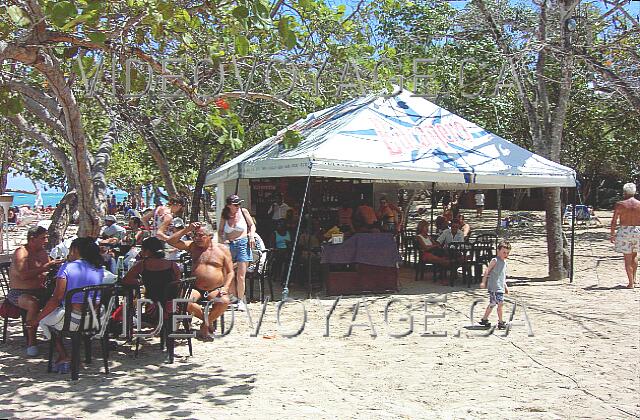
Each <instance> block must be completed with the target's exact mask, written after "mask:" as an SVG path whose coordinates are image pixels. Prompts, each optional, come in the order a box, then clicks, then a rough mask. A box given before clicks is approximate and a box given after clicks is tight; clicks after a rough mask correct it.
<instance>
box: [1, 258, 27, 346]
mask: <svg viewBox="0 0 640 420" xmlns="http://www.w3.org/2000/svg"><path fill="white" fill-rule="evenodd" d="M9 267H11V263H10V262H4V263H1V264H0V290H1V291H2V295H3V296H4V301H3V302H2V306H0V317H2V322H3V327H2V342H3V343H5V342H6V341H7V329H8V327H9V320H10V319H20V320H21V321H22V335H23V336H24V339H25V341H26V340H27V328H26V327H25V322H26V316H27V311H25V310H24V309H21V308H19V307H17V306H16V305H14V304H13V303H11V302H9V301H8V300H7V294H8V293H9Z"/></svg>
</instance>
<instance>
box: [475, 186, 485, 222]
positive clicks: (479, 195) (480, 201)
mask: <svg viewBox="0 0 640 420" xmlns="http://www.w3.org/2000/svg"><path fill="white" fill-rule="evenodd" d="M474 199H475V200H476V216H477V217H482V211H483V210H484V193H483V192H482V191H480V190H478V192H476V195H475V196H474Z"/></svg>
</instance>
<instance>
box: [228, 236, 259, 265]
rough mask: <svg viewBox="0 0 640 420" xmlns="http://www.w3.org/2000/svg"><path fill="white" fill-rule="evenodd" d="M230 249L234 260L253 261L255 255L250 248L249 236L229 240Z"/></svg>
mask: <svg viewBox="0 0 640 420" xmlns="http://www.w3.org/2000/svg"><path fill="white" fill-rule="evenodd" d="M229 251H231V259H232V260H233V262H234V263H235V262H251V261H253V256H252V253H251V249H250V248H249V238H248V237H246V236H245V237H244V238H240V239H236V240H235V241H231V242H229Z"/></svg>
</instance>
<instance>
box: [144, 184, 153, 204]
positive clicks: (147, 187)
mask: <svg viewBox="0 0 640 420" xmlns="http://www.w3.org/2000/svg"><path fill="white" fill-rule="evenodd" d="M144 205H145V207H146V208H149V207H151V185H148V184H147V185H145V186H144Z"/></svg>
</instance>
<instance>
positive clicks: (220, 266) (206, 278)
mask: <svg viewBox="0 0 640 420" xmlns="http://www.w3.org/2000/svg"><path fill="white" fill-rule="evenodd" d="M213 232H214V231H213V228H212V227H211V226H210V225H208V224H200V223H197V222H196V223H191V224H189V226H187V227H185V228H184V229H181V230H179V231H177V232H175V233H174V234H173V235H172V236H171V237H170V238H169V239H168V240H167V243H168V244H169V245H171V246H174V247H176V248H178V249H181V250H184V251H188V252H189V253H191V258H192V261H193V269H192V273H193V275H194V276H195V278H196V283H195V286H194V288H193V291H192V292H191V298H192V299H195V300H196V301H200V300H202V299H205V300H208V301H213V305H212V307H211V309H210V311H209V322H203V323H202V325H201V326H200V336H201V337H208V336H209V333H211V332H213V331H212V330H211V326H212V325H213V322H214V321H215V320H216V319H217V318H218V317H219V316H220V315H222V314H223V313H224V311H225V310H226V309H227V306H229V296H228V291H229V286H230V285H231V282H232V281H233V274H234V273H233V263H232V262H231V253H230V252H229V248H227V247H226V246H224V245H222V244H218V243H216V242H214V241H213ZM190 233H192V235H191V237H192V238H193V241H183V240H182V239H181V238H182V237H183V236H184V235H186V234H190ZM187 308H188V310H189V312H190V313H191V314H193V315H194V316H196V317H197V318H200V319H202V320H203V321H204V310H203V308H202V307H201V306H200V305H198V304H196V303H189V306H188V307H187Z"/></svg>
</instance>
